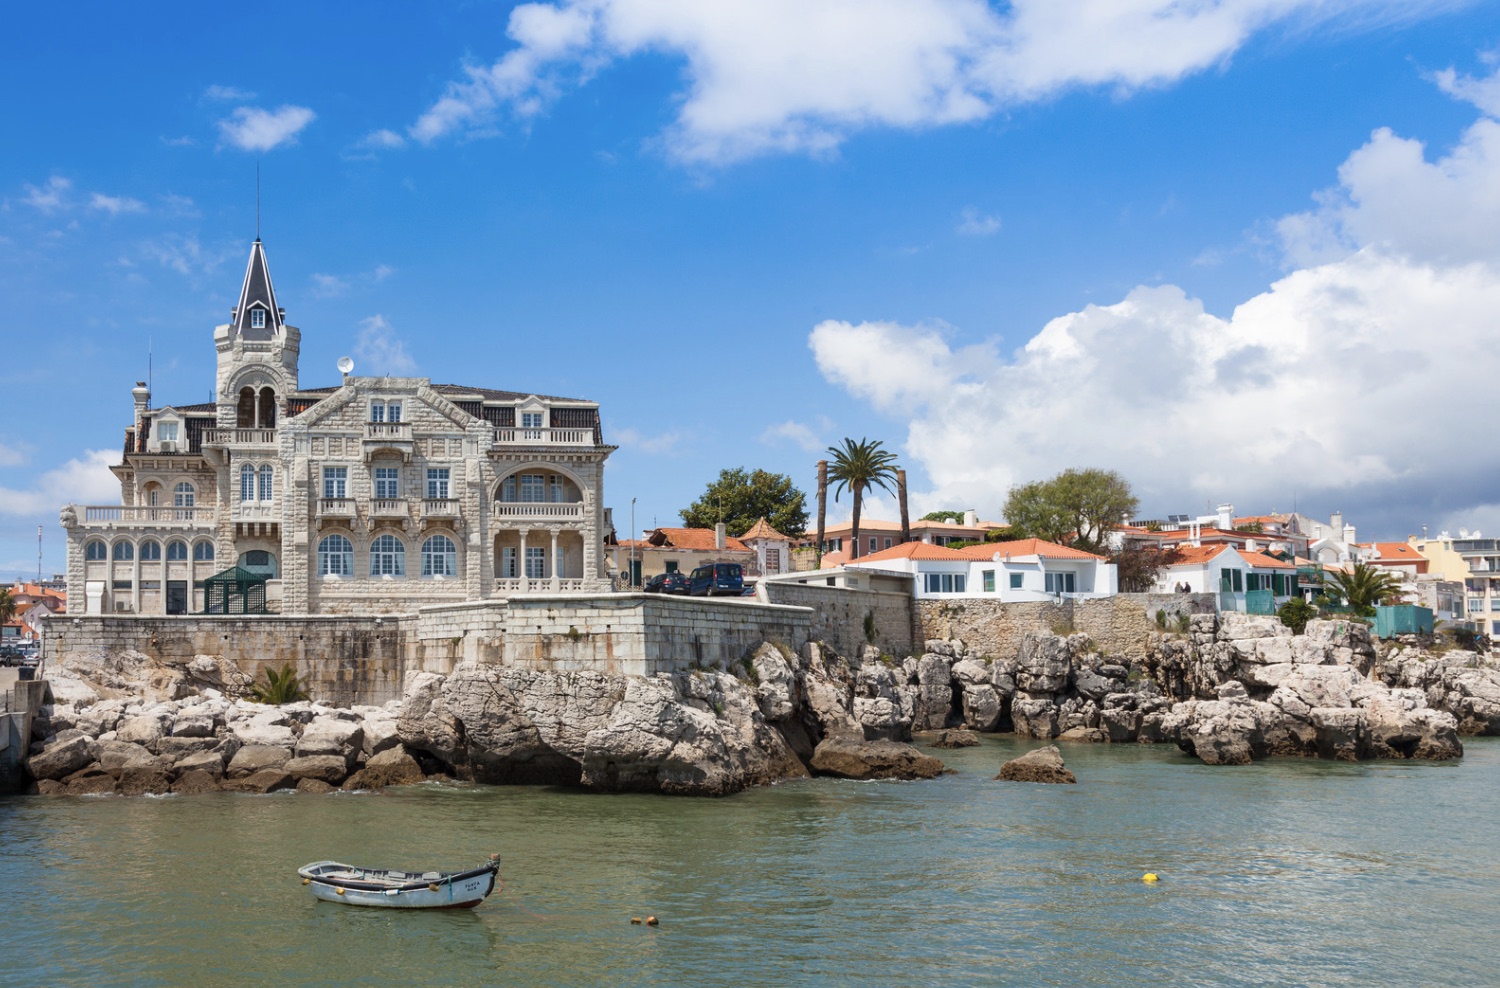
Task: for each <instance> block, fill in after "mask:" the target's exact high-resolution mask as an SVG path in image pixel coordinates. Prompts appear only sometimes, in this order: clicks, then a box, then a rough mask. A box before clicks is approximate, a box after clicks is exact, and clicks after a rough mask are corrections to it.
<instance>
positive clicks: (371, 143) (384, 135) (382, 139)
mask: <svg viewBox="0 0 1500 988" xmlns="http://www.w3.org/2000/svg"><path fill="white" fill-rule="evenodd" d="M357 146H358V147H361V148H364V149H366V150H370V151H392V150H395V149H396V148H403V147H406V138H404V137H402V136H401V135H400V134H398V133H396V132H395V131H394V130H385V129H381V130H377V131H374V132H373V133H369V134H366V135H365V136H364V137H363V138H362V139H361V140H360V142H359V144H358V145H357Z"/></svg>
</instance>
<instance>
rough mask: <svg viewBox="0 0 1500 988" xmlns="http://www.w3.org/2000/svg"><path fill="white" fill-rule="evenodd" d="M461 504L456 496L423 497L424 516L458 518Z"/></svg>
mask: <svg viewBox="0 0 1500 988" xmlns="http://www.w3.org/2000/svg"><path fill="white" fill-rule="evenodd" d="M458 511H459V504H458V500H457V499H456V498H448V497H444V498H423V499H422V517H423V518H457V517H458Z"/></svg>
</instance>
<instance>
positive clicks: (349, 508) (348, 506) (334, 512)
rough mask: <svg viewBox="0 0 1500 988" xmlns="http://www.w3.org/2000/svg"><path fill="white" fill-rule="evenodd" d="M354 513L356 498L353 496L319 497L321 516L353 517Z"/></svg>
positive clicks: (319, 513)
mask: <svg viewBox="0 0 1500 988" xmlns="http://www.w3.org/2000/svg"><path fill="white" fill-rule="evenodd" d="M354 515H355V511H354V498H352V497H320V498H318V517H319V518H353V517H354Z"/></svg>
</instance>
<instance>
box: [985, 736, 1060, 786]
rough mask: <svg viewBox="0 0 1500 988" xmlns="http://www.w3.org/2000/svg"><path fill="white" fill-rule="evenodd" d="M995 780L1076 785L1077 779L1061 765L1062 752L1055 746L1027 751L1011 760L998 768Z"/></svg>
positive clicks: (1050, 745)
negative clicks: (998, 772)
mask: <svg viewBox="0 0 1500 988" xmlns="http://www.w3.org/2000/svg"><path fill="white" fill-rule="evenodd" d="M995 778H996V779H997V780H1002V779H1003V780H1005V781H1006V782H1047V783H1076V782H1077V781H1078V778H1077V777H1076V776H1074V775H1073V773H1072V772H1070V771H1069V770H1068V767H1067V766H1066V765H1064V764H1063V757H1062V752H1061V751H1059V750H1058V749H1057V745H1055V744H1049V745H1048V746H1047V747H1045V748H1038V749H1036V750H1035V751H1028V752H1027V753H1026V754H1024V755H1022V756H1021V757H1019V758H1012V759H1011V760H1010V761H1008V762H1006V763H1005V764H1004V765H1001V766H1000V774H999V775H997V776H995Z"/></svg>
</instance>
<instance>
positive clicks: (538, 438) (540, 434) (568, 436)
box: [495, 428, 594, 446]
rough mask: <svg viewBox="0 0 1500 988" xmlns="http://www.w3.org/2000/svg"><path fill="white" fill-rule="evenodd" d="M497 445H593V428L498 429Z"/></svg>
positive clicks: (496, 434) (496, 432) (496, 431)
mask: <svg viewBox="0 0 1500 988" xmlns="http://www.w3.org/2000/svg"><path fill="white" fill-rule="evenodd" d="M495 445H496V446H592V445H594V430H593V429H508V428H507V429H496V430H495Z"/></svg>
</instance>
